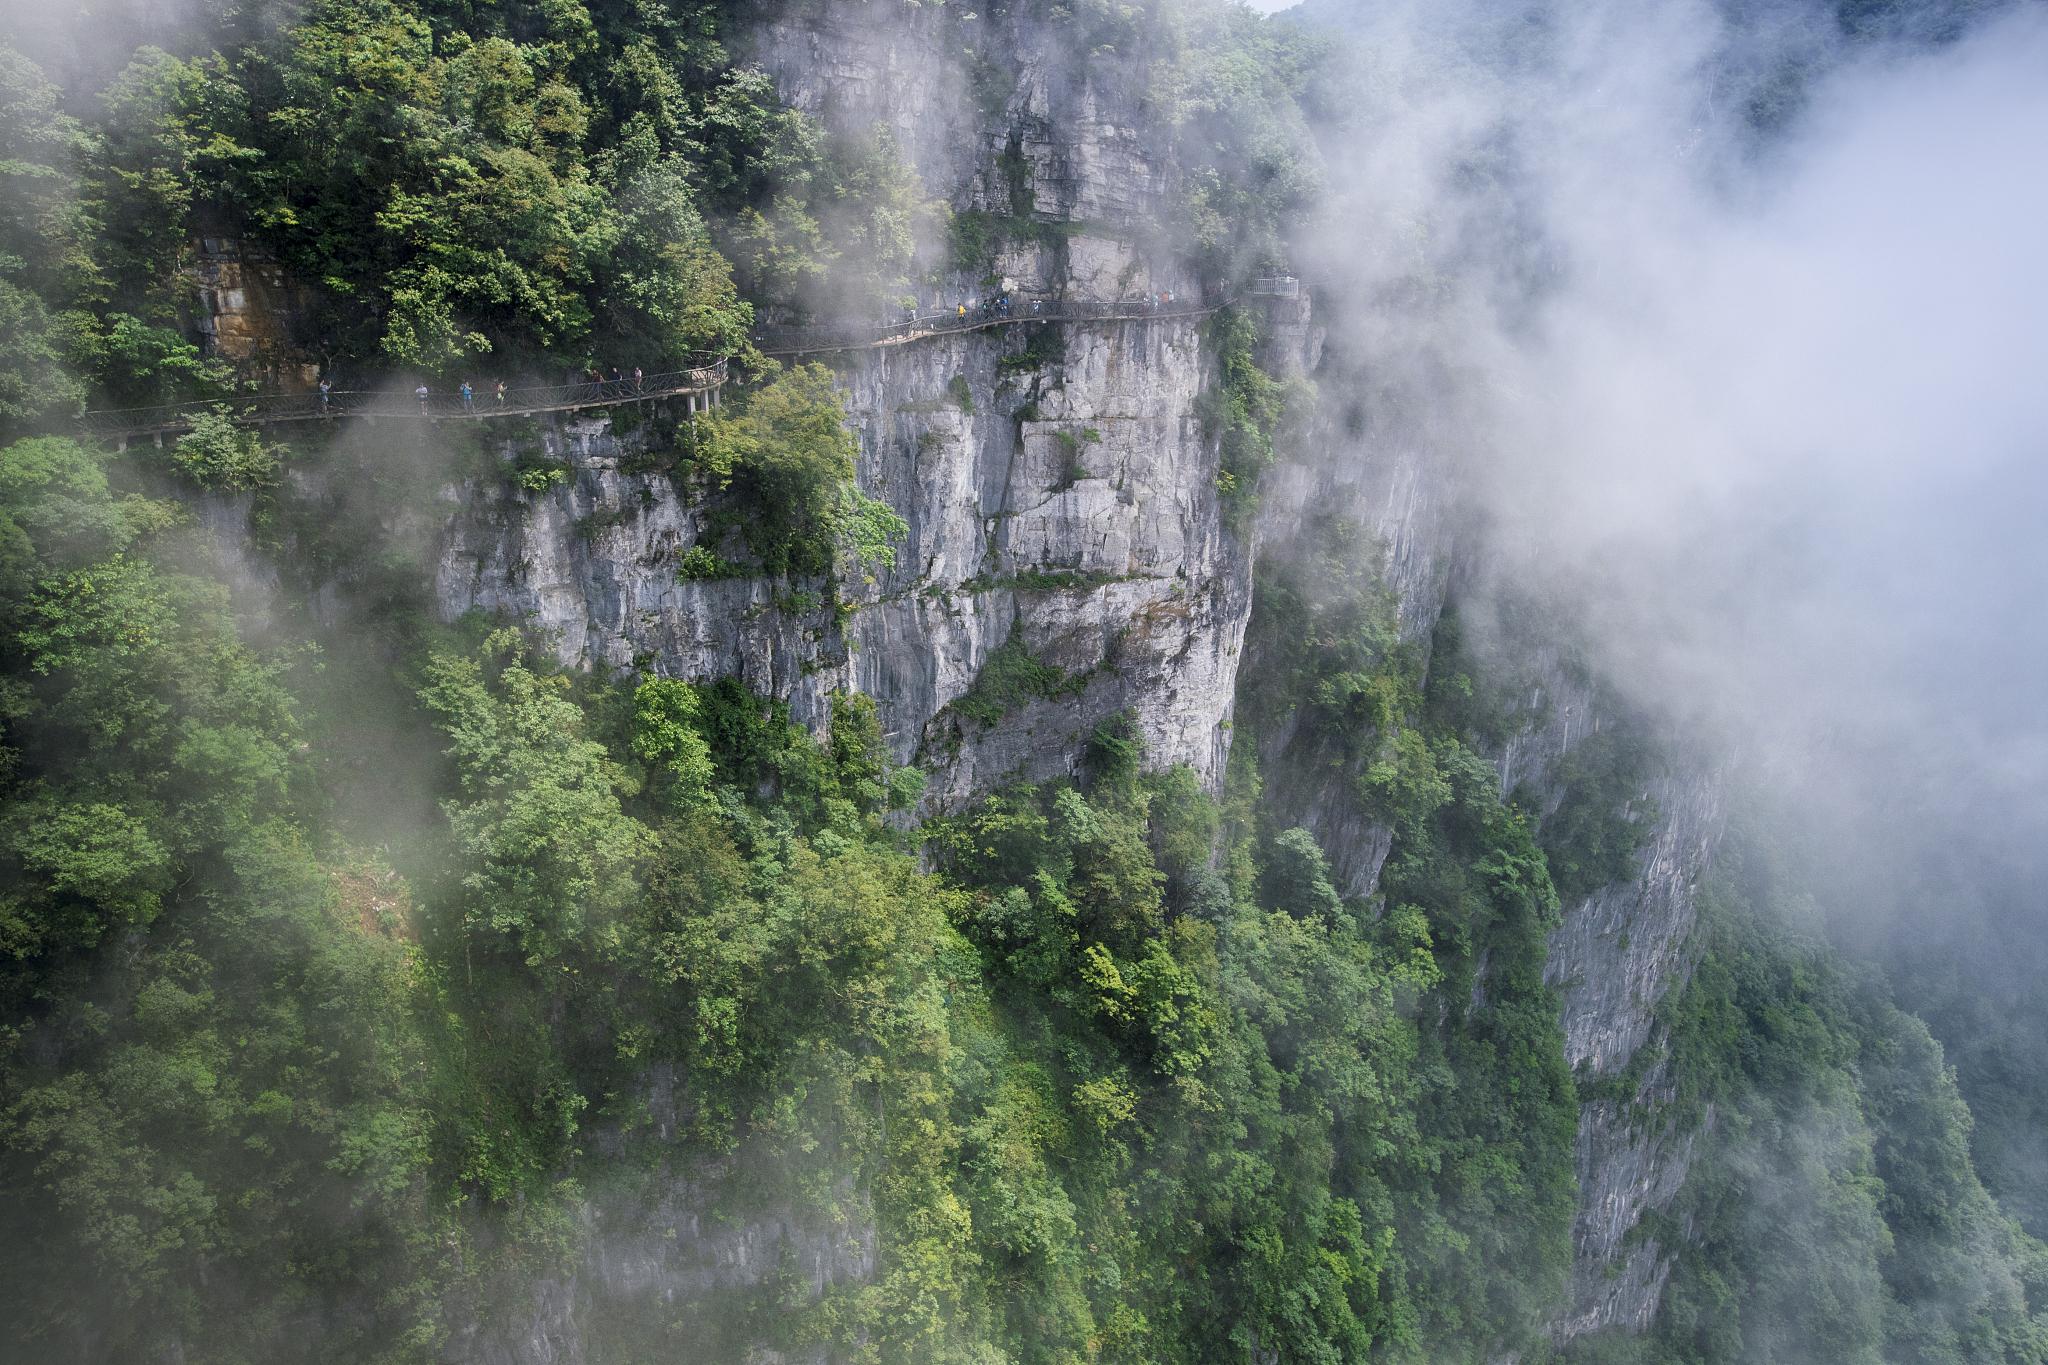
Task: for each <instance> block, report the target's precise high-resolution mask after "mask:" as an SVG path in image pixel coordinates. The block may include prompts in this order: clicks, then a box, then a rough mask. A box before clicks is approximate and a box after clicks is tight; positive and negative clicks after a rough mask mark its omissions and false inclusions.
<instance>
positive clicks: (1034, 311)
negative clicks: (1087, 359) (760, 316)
mask: <svg viewBox="0 0 2048 1365" xmlns="http://www.w3.org/2000/svg"><path fill="white" fill-rule="evenodd" d="M1227 302H1228V300H1222V301H1198V300H1194V299H1174V300H1173V301H1171V302H1161V301H1159V300H1156V299H1149V298H1146V299H1069V298H1050V297H1031V296H1025V295H1014V294H1013V295H1011V296H1010V304H1009V306H1008V308H1007V309H1003V308H1001V307H999V306H996V305H992V304H981V305H979V306H977V307H974V308H970V309H967V310H966V311H965V312H964V313H963V312H962V311H961V309H960V307H959V306H958V305H956V306H954V307H953V308H940V309H936V310H933V311H931V312H920V313H916V314H906V316H904V317H902V318H900V319H897V320H895V321H888V322H874V323H850V324H849V323H826V324H820V325H816V326H803V325H796V326H784V327H763V328H760V329H759V330H758V331H756V332H755V334H754V344H755V345H756V346H758V347H759V348H760V350H761V353H762V354H763V355H771V356H787V355H815V354H820V353H822V352H826V351H851V350H857V349H860V348H862V347H868V346H887V345H891V344H894V343H897V342H904V341H917V340H921V339H923V338H925V337H934V336H947V335H949V334H952V333H957V332H978V331H982V330H983V329H985V328H990V327H1007V326H1009V325H1011V324H1012V323H1019V322H1119V321H1127V320H1131V319H1143V318H1157V319H1166V318H1186V317H1205V316H1207V315H1208V314H1210V313H1213V312H1215V311H1216V310H1217V309H1219V308H1222V307H1224V306H1225V304H1226V303H1227Z"/></svg>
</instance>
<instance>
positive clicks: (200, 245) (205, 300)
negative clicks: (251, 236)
mask: <svg viewBox="0 0 2048 1365" xmlns="http://www.w3.org/2000/svg"><path fill="white" fill-rule="evenodd" d="M190 277H191V278H190V286H191V294H192V298H193V300H194V304H195V307H194V308H193V311H192V318H191V323H192V330H193V331H194V332H196V333H197V334H198V336H199V338H200V340H201V342H202V344H203V346H204V348H205V350H206V352H207V354H209V355H213V356H218V357H220V358H221V359H222V360H226V361H229V362H231V363H233V364H234V366H235V367H236V369H237V371H238V372H240V373H241V374H243V375H245V376H248V377H250V378H260V379H261V380H262V381H263V383H264V386H265V387H266V388H270V389H285V390H292V389H301V390H303V389H310V388H312V387H313V385H314V384H315V383H317V382H318V381H319V377H320V374H319V364H318V362H317V360H316V359H315V358H314V357H313V356H312V354H311V353H310V352H309V350H308V348H307V347H306V345H305V344H304V342H305V338H306V336H307V334H308V332H309V331H310V318H311V315H312V311H313V307H314V300H313V297H312V292H311V291H310V290H308V289H307V288H306V287H305V285H303V284H301V283H300V282H299V281H298V280H297V279H295V278H294V277H293V276H292V274H291V273H290V272H289V271H287V270H286V269H285V268H284V266H283V265H281V264H279V262H278V261H277V260H276V259H275V258H274V257H272V256H271V255H270V254H269V253H268V252H267V251H265V250H264V249H263V248H262V247H261V246H259V245H258V244H257V243H255V242H251V241H247V240H244V239H242V238H239V237H200V238H199V239H198V240H197V241H196V242H195V243H194V251H193V261H192V266H191V270H190Z"/></svg>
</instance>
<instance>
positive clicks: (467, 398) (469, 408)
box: [458, 379, 476, 417]
mask: <svg viewBox="0 0 2048 1365" xmlns="http://www.w3.org/2000/svg"><path fill="white" fill-rule="evenodd" d="M458 392H460V393H461V394H462V410H463V411H464V412H466V413H468V414H469V415H470V416H471V417H474V416H476V390H475V389H472V388H471V387H470V386H469V381H468V380H467V379H465V380H463V381H462V388H461V389H460V390H458Z"/></svg>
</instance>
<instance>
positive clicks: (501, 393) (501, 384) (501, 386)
mask: <svg viewBox="0 0 2048 1365" xmlns="http://www.w3.org/2000/svg"><path fill="white" fill-rule="evenodd" d="M498 406H499V407H501V408H502V407H504V406H505V381H504V380H502V379H500V380H499V381H498Z"/></svg>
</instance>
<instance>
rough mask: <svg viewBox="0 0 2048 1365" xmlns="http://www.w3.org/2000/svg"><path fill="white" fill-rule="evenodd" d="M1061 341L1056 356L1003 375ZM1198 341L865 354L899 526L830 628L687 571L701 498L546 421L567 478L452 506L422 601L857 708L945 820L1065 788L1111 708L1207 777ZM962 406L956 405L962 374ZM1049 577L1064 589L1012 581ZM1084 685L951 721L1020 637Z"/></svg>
mask: <svg viewBox="0 0 2048 1365" xmlns="http://www.w3.org/2000/svg"><path fill="white" fill-rule="evenodd" d="M1038 328H1052V329H1055V335H1056V336H1057V337H1058V345H1057V347H1056V348H1054V354H1055V355H1056V357H1057V358H1056V359H1055V360H1053V361H1052V362H1051V363H1048V364H1046V365H1045V366H1043V367H1042V368H1040V369H1039V370H1038V371H1036V372H1035V373H1032V374H1027V375H1006V374H1004V373H1003V372H1002V369H1001V366H1000V361H1001V359H1002V357H1003V355H1004V354H1005V353H1007V352H1012V351H1014V350H1016V349H1017V348H1020V347H1022V346H1023V345H1024V344H1025V339H1026V335H1027V333H1029V332H1031V331H1035V330H1037V329H1038ZM1200 335H1201V334H1200V328H1199V326H1198V324H1197V323H1196V322H1195V321H1193V320H1190V319H1184V318H1183V319H1169V318H1161V319H1141V320H1131V321H1125V322H1112V323H1090V324H1050V323H1046V324H1024V323H1020V324H1017V325H1016V326H1015V327H1012V328H1005V329H1001V330H1000V331H994V332H984V333H971V334H967V335H964V336H954V337H940V338H932V339H929V340H927V341H923V342H919V343H916V344H914V345H910V346H903V347H891V348H887V349H882V350H876V351H871V352H866V353H862V354H860V355H857V356H855V357H853V358H852V359H850V360H849V361H848V362H847V364H846V367H845V368H844V370H843V371H842V372H841V382H842V383H843V385H844V387H845V389H846V391H847V394H848V403H849V410H850V416H851V420H852V423H853V426H854V428H855V430H856V431H857V432H858V434H859V437H860V444H861V458H860V471H861V472H860V479H861V483H862V485H863V487H864V488H865V489H866V490H867V491H868V492H869V493H870V494H871V495H872V496H875V497H879V498H882V499H883V500H885V501H887V502H889V503H890V504H891V505H892V506H893V507H894V508H895V510H896V511H897V512H898V513H899V514H900V515H901V516H902V517H903V518H904V520H905V522H906V523H907V525H908V527H909V532H908V535H907V537H906V539H905V541H904V543H903V545H902V546H901V548H900V549H899V551H898V553H897V556H896V560H895V564H894V565H893V566H892V567H890V568H888V569H886V570H885V571H883V572H881V573H879V574H878V575H875V576H874V577H873V579H872V581H865V582H857V583H852V584H849V585H848V586H847V588H846V589H845V591H846V595H847V598H848V600H849V602H850V604H851V605H852V606H853V608H854V611H853V614H852V616H851V618H850V620H848V621H847V622H846V623H845V625H844V626H843V627H841V626H839V625H835V623H834V621H833V619H832V614H831V612H830V610H829V609H828V608H827V607H826V606H825V605H824V604H823V603H822V602H821V601H817V600H816V596H817V595H816V594H813V599H812V600H811V601H809V602H807V603H797V604H793V603H792V592H791V589H790V588H789V587H788V586H787V585H778V584H775V583H773V582H770V581H769V580H767V579H762V578H751V579H730V580H722V581H713V582H682V581H678V580H677V577H676V565H677V561H678V559H679V558H680V556H681V555H682V554H683V553H684V552H685V551H687V550H688V549H689V548H690V547H692V546H694V545H697V544H699V543H701V542H702V541H703V540H704V538H705V536H706V535H707V533H708V529H709V527H708V515H709V513H708V509H709V507H710V505H711V503H710V500H709V498H708V497H706V496H703V495H704V494H705V492H706V490H702V489H699V490H695V491H694V493H693V492H691V491H689V490H685V491H681V492H679V491H678V490H677V489H676V488H675V487H674V486H673V485H672V484H671V482H670V481H669V480H668V479H667V478H666V477H665V476H662V475H657V474H634V473H628V472H626V471H625V470H624V469H622V468H621V465H622V464H629V463H630V459H631V456H632V455H633V454H635V453H637V446H636V441H635V438H631V437H621V436H620V435H618V434H617V433H616V432H615V431H614V430H613V429H612V427H611V425H610V424H609V423H608V422H607V421H605V420H603V419H597V420H589V421H571V422H566V423H561V424H557V425H554V426H550V427H547V428H544V439H545V440H546V441H547V442H548V444H549V448H550V454H551V455H554V456H555V457H557V458H561V459H566V460H567V461H568V462H569V463H570V464H571V466H572V469H573V477H572V478H571V479H570V480H569V481H568V482H567V483H566V484H564V485H563V486H561V487H559V488H557V489H555V490H553V491H550V492H548V493H544V494H531V493H525V492H522V491H520V490H518V489H516V488H514V487H513V486H512V485H511V484H510V482H509V481H508V480H495V481H480V482H477V483H473V484H471V485H468V486H465V487H463V488H461V489H458V490H454V491H453V492H452V493H451V510H452V512H453V516H452V518H451V521H450V524H449V528H448V532H447V536H446V540H445V543H444V545H443V548H442V550H441V552H440V556H439V567H438V570H437V573H436V592H437V596H438V600H439V602H440V605H441V609H442V611H443V613H444V614H446V615H448V616H450V617H453V616H456V615H459V614H461V613H462V612H464V611H468V610H471V609H482V610H485V611H490V612H496V613H503V614H506V615H509V616H512V617H515V618H520V619H525V620H528V621H530V622H532V623H533V624H534V625H535V626H537V627H539V628H540V629H541V630H542V631H543V632H545V633H546V634H547V635H548V636H549V637H550V638H551V639H552V640H553V642H554V645H555V648H556V650H557V652H558V653H559V655H560V657H561V658H562V659H563V661H564V662H565V663H570V664H575V665H580V666H587V667H595V668H602V669H615V670H616V669H625V668H628V667H630V666H632V665H633V663H634V661H635V660H636V659H639V660H644V661H647V662H648V663H649V664H651V666H652V667H653V668H654V669H655V671H657V672H659V673H661V674H663V675H666V676H672V677H680V678H689V679H693V680H705V679H712V678H718V677H724V676H728V675H736V676H738V677H740V678H741V679H742V680H743V681H745V682H746V683H747V684H748V685H749V686H750V687H753V688H755V689H756V690H758V691H761V692H763V693H766V694H768V695H772V696H776V697H780V698H783V699H785V700H787V701H789V702H790V703H791V707H792V711H793V714H794V715H795V717H796V718H797V719H798V721H799V722H800V723H803V724H806V725H809V726H811V727H813V728H818V727H821V726H822V725H823V724H824V723H825V721H826V719H827V717H828V715H829V697H830V694H831V693H832V692H833V691H834V690H836V689H857V690H859V691H862V692H864V693H866V694H867V695H869V696H872V697H873V698H875V700H876V703H877V706H878V709H879V712H880V716H881V720H882V724H883V729H884V733H885V735H886V737H887V738H888V740H889V742H890V744H891V746H892V748H893V749H894V750H895V753H896V756H897V758H898V759H899V760H902V761H906V762H908V761H917V762H920V763H921V764H923V765H925V766H926V767H927V768H928V769H930V771H931V776H932V785H931V788H930V796H931V799H932V800H933V801H934V802H936V803H939V804H942V805H943V804H956V803H958V802H959V801H962V800H964V799H966V798H967V797H969V796H970V795H971V794H972V793H974V792H976V791H979V790H986V789H987V788H988V787H989V786H991V785H993V784H995V783H998V782H1001V781H1005V780H1009V779H1012V778H1024V779H1038V778H1044V777H1047V776H1052V775H1056V774H1061V773H1065V772H1068V771H1071V769H1072V768H1073V765H1074V763H1075V762H1076V759H1077V757H1078V755H1079V753H1080V750H1081V748H1082V746H1083V745H1084V744H1085V742H1086V740H1087V738H1088V737H1089V736H1090V735H1091V734H1092V732H1093V731H1094V729H1095V728H1096V727H1097V726H1098V725H1100V724H1101V723H1102V722H1103V721H1105V720H1107V719H1108V718H1110V717H1111V716H1114V715H1117V714H1119V713H1122V712H1129V713H1130V714H1132V715H1133V716H1134V718H1135V719H1136V722H1137V726H1138V729H1139V732H1140V733H1141V734H1142V735H1143V736H1144V739H1145V742H1146V746H1147V753H1148V757H1149V759H1150V760H1151V761H1152V762H1154V763H1156V764H1159V765H1161V766H1169V765H1173V764H1179V763H1186V764H1188V765H1190V766H1192V767H1193V768H1195V770H1196V771H1197V772H1198V773H1200V774H1201V775H1202V776H1203V777H1204V778H1205V779H1207V780H1211V781H1213V780H1215V779H1216V778H1217V777H1218V776H1219V775H1220V773H1221V769H1222V763H1223V759H1224V755H1225V752H1226V747H1227V743H1226V737H1227V722H1228V720H1229V718H1230V709H1231V703H1232V698H1233V696H1234V694H1235V690H1236V681H1237V678H1236V660H1237V655H1238V650H1239V647H1240V646H1241V644H1242V641H1243V634H1244V624H1245V619H1246V616H1247V613H1248V611H1249V607H1250V577H1249V575H1250V556H1249V554H1248V552H1247V550H1246V548H1245V547H1244V545H1243V544H1242V543H1241V541H1240V540H1239V539H1238V538H1237V537H1236V536H1235V535H1233V534H1232V533H1231V532H1230V531H1229V530H1228V529H1227V528H1226V526H1225V524H1224V519H1223V515H1222V509H1221V506H1220V501H1219V497H1218V495H1217V492H1216V489H1215V476H1216V458H1217V457H1216V451H1215V449H1214V444H1213V442H1211V441H1210V440H1209V439H1208V438H1207V437H1206V436H1205V434H1204V433H1203V431H1202V427H1201V423H1200V421H1199V419H1198V418H1197V417H1196V415H1195V408H1196V401H1195V400H1196V398H1197V395H1198V394H1199V392H1200V389H1201V387H1202V385H1203V383H1204V382H1205V378H1206V374H1207V368H1208V361H1207V359H1206V357H1205V356H1204V354H1203V346H1202V342H1201V339H1200ZM956 381H964V383H965V385H966V390H967V392H968V393H969V394H970V395H971V399H970V403H971V410H970V408H969V407H968V406H965V405H963V404H962V403H961V402H959V401H956V396H955V395H956V392H957V390H958V382H956ZM1031 574H1037V575H1047V574H1057V575H1063V576H1065V577H1064V579H1063V580H1061V581H1063V582H1064V583H1066V584H1070V585H1066V586H1034V585H1033V584H1034V583H1037V584H1043V583H1045V582H1047V580H1046V579H1044V578H1042V577H1041V578H1039V579H1037V580H1033V579H1029V578H1025V579H1024V580H1023V581H1021V582H1020V579H1019V576H1020V575H1031ZM1013 634H1014V635H1015V637H1016V638H1017V639H1018V640H1019V642H1021V644H1022V645H1023V646H1024V647H1025V648H1026V649H1028V650H1029V651H1030V652H1031V653H1032V654H1033V655H1034V656H1035V657H1037V658H1039V659H1040V660H1042V661H1044V662H1046V663H1048V664H1052V665H1055V666H1057V667H1059V668H1061V669H1063V670H1065V671H1066V673H1067V674H1068V675H1070V677H1071V678H1072V679H1073V680H1074V689H1073V690H1072V691H1071V692H1068V693H1066V694H1063V695H1062V696H1060V697H1059V698H1057V699H1056V701H1047V702H1044V703H1038V704H1033V705H1031V706H1028V707H1026V708H1024V709H1023V710H1022V711H1020V712H1019V713H1017V714H1016V715H1014V716H1012V717H1008V718H1006V719H1005V722H1004V723H1003V724H1001V725H999V726H996V727H993V728H990V729H987V730H983V729H982V728H981V727H980V726H978V725H975V724H973V723H972V722H968V721H966V720H964V719H962V718H960V717H957V716H955V715H951V714H947V713H946V712H945V708H946V706H947V704H948V703H950V702H952V701H954V700H956V699H957V698H959V697H960V696H962V695H963V694H964V693H966V692H967V690H968V689H969V688H970V687H972V686H973V683H974V680H975V678H976V676H977V675H978V674H979V672H980V670H981V668H982V666H983V664H984V663H985V662H986V661H987V659H988V656H989V655H990V653H991V652H993V651H994V650H996V649H998V648H1000V647H1001V646H1002V645H1003V644H1004V643H1005V642H1006V641H1008V640H1009V639H1010V638H1011V637H1012V635H1013Z"/></svg>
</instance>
